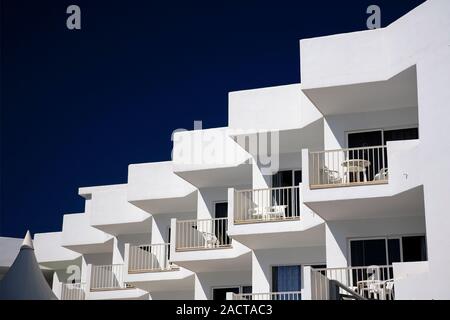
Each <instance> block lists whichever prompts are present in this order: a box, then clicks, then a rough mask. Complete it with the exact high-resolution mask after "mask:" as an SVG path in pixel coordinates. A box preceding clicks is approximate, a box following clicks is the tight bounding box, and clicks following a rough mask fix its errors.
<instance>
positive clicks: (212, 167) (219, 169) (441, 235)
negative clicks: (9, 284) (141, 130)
mask: <svg viewBox="0 0 450 320" xmlns="http://www.w3.org/2000/svg"><path fill="white" fill-rule="evenodd" d="M449 30H450V2H449V1H447V0H429V1H427V2H425V3H424V4H422V5H420V6H419V7H417V8H416V9H414V10H413V11H411V12H409V13H408V14H406V15H405V16H403V17H401V18H400V19H398V20H397V21H395V22H394V23H392V24H391V25H389V26H387V27H385V28H380V29H375V30H367V31H361V32H353V33H348V34H338V35H332V36H326V37H319V38H312V39H304V40H301V41H300V61H301V70H300V71H301V80H302V82H301V83H297V84H290V85H285V86H278V87H270V88H261V89H254V90H244V91H237V92H231V93H229V110H228V111H229V123H228V126H227V127H224V128H214V129H204V130H193V131H177V132H175V133H174V135H173V137H172V140H173V154H172V160H171V161H166V162H157V163H143V164H131V165H130V166H129V168H128V181H127V182H126V183H125V184H120V185H110V186H98V187H88V188H80V189H79V195H80V196H82V197H83V198H84V199H85V210H84V212H82V213H73V214H66V215H64V220H63V225H62V231H61V232H55V233H44V234H36V235H35V239H34V243H35V248H36V249H35V250H36V256H37V258H38V261H39V262H40V264H41V265H43V266H45V267H47V268H51V269H53V270H55V273H54V277H53V291H54V292H55V294H56V295H57V296H58V297H60V298H61V299H196V300H203V299H216V300H221V299H235V300H251V299H277V300H283V299H286V300H287V299H295V300H296V299H303V300H309V299H316V300H326V299H366V298H370V299H448V298H450V275H449V273H448V271H447V270H448V266H449V265H450V254H449V252H448V248H450V240H449V237H448V235H447V230H449V229H450V217H449V215H448V205H447V199H448V197H449V195H450V187H449V185H450V184H449V183H448V182H449V181H450V164H449V163H450V162H449V161H448V159H449V157H450V139H449V137H448V135H447V134H446V132H447V131H448V129H447V128H448V121H449V119H450V108H449V107H448V103H449V101H450V90H449V84H450V33H449V32H448V31H449Z"/></svg>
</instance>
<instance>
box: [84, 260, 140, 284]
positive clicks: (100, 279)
mask: <svg viewBox="0 0 450 320" xmlns="http://www.w3.org/2000/svg"><path fill="white" fill-rule="evenodd" d="M130 288H132V286H130V285H128V284H127V283H126V282H125V281H124V280H123V265H122V264H110V265H93V266H92V267H91V279H90V290H91V291H96V290H98V291H102V290H119V289H130Z"/></svg>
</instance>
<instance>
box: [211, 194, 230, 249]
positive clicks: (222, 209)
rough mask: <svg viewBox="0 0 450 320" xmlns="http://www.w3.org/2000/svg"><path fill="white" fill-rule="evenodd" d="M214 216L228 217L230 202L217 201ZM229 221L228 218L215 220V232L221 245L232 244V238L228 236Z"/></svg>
mask: <svg viewBox="0 0 450 320" xmlns="http://www.w3.org/2000/svg"><path fill="white" fill-rule="evenodd" d="M214 206H215V208H214V216H215V217H216V218H226V217H228V203H227V202H216V203H215V204H214ZM227 231H228V221H227V220H226V219H220V220H215V221H214V234H215V235H216V237H217V239H218V240H219V243H220V244H221V245H229V244H231V238H230V237H228V232H227Z"/></svg>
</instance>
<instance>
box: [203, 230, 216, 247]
mask: <svg viewBox="0 0 450 320" xmlns="http://www.w3.org/2000/svg"><path fill="white" fill-rule="evenodd" d="M201 233H202V237H203V240H205V248H214V247H217V246H219V245H220V241H219V239H217V236H216V235H215V234H214V233H211V232H205V231H202V232H201Z"/></svg>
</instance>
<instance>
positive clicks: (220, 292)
mask: <svg viewBox="0 0 450 320" xmlns="http://www.w3.org/2000/svg"><path fill="white" fill-rule="evenodd" d="M227 292H233V293H239V287H231V288H214V289H213V300H217V301H224V300H227Z"/></svg>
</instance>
